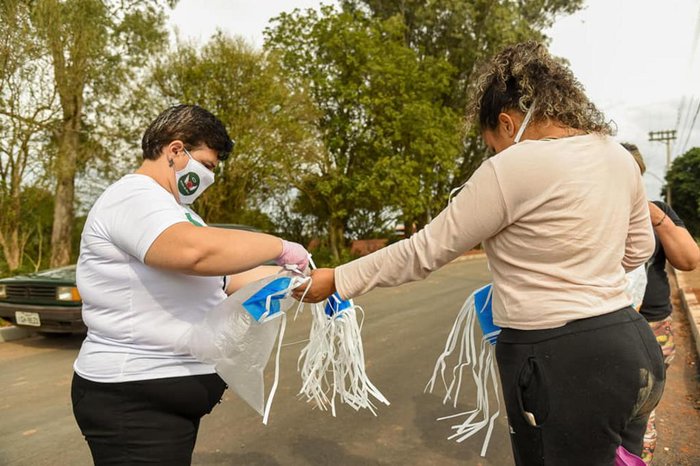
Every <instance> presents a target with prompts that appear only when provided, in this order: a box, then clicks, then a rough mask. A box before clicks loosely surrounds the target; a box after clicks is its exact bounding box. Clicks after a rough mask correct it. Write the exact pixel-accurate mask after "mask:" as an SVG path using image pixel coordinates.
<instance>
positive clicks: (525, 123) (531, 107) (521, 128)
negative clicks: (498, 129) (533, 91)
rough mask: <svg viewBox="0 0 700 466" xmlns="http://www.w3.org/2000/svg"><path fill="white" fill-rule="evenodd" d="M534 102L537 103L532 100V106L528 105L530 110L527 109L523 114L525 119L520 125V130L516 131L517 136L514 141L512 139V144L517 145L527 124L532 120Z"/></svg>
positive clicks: (535, 100)
mask: <svg viewBox="0 0 700 466" xmlns="http://www.w3.org/2000/svg"><path fill="white" fill-rule="evenodd" d="M536 102H537V99H532V104H531V105H530V108H529V109H527V113H526V114H525V118H524V119H523V124H522V125H520V129H518V134H516V135H515V139H513V143H514V144H517V143H519V142H520V138H521V137H523V133H524V132H525V128H526V127H527V124H528V123H529V122H530V118H532V112H533V111H534V109H535V103H536Z"/></svg>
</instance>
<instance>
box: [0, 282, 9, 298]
mask: <svg viewBox="0 0 700 466" xmlns="http://www.w3.org/2000/svg"><path fill="white" fill-rule="evenodd" d="M5 298H7V285H0V299H5Z"/></svg>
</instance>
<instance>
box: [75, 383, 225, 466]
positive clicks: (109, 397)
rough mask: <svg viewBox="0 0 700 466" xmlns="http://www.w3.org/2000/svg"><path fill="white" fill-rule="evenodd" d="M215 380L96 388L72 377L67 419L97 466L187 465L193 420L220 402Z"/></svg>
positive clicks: (194, 433) (219, 388)
mask: <svg viewBox="0 0 700 466" xmlns="http://www.w3.org/2000/svg"><path fill="white" fill-rule="evenodd" d="M225 388H226V384H225V383H224V381H223V380H221V378H220V377H219V376H218V375H217V374H207V375H195V376H187V377H171V378H165V379H154V380H139V381H134V382H120V383H98V382H92V381H90V380H86V379H83V378H82V377H80V376H79V375H77V374H74V375H73V385H72V387H71V398H72V401H73V414H74V415H75V420H76V421H77V422H78V426H79V427H80V430H81V432H82V433H83V435H84V436H85V439H86V440H87V442H88V445H89V446H90V452H91V453H92V459H93V461H94V463H95V464H96V465H98V466H100V465H135V464H146V463H148V464H151V465H153V464H160V465H173V466H179V465H189V464H190V463H191V462H192V451H193V450H194V444H195V441H196V440H197V431H198V429H199V420H200V419H201V418H202V416H204V415H205V414H208V413H209V412H211V410H212V409H213V408H214V406H215V405H216V404H217V403H218V402H219V400H220V399H221V395H222V394H223V392H224V390H225Z"/></svg>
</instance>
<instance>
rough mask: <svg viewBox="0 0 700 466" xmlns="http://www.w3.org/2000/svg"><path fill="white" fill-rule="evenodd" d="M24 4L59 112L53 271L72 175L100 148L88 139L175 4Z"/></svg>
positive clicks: (86, 0) (66, 226)
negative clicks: (44, 54)
mask: <svg viewBox="0 0 700 466" xmlns="http://www.w3.org/2000/svg"><path fill="white" fill-rule="evenodd" d="M27 2H28V4H29V5H31V9H32V23H33V26H34V28H35V29H36V32H37V36H38V38H39V39H40V40H41V44H42V46H43V47H44V48H45V50H47V52H48V54H49V56H50V59H51V67H52V72H53V78H54V85H55V89H56V93H57V95H58V99H59V103H60V109H61V117H60V119H59V120H58V121H57V122H56V124H55V128H54V134H53V136H54V144H55V157H54V160H53V165H52V167H51V174H52V175H53V178H54V181H55V207H54V221H53V231H52V234H51V265H52V266H58V265H64V264H67V263H68V262H69V261H70V259H71V237H72V229H73V221H74V216H75V214H74V198H75V177H76V174H77V173H78V171H79V168H80V167H81V166H85V165H86V164H88V163H89V161H90V160H92V158H93V157H94V153H95V151H94V149H95V147H99V146H100V142H102V143H104V142H105V141H104V140H102V141H98V140H97V139H96V138H95V136H96V135H99V136H101V139H102V138H104V137H105V136H106V135H107V134H108V133H109V129H108V128H109V126H108V125H109V124H111V121H110V120H112V119H115V120H118V119H119V113H121V109H118V108H115V107H114V106H113V104H116V103H117V102H119V96H120V95H121V94H122V93H123V92H124V91H125V89H127V86H128V84H129V83H130V82H131V81H132V80H133V79H134V77H135V76H136V75H137V73H138V71H139V70H140V69H142V67H143V64H144V62H145V61H146V59H147V58H148V57H149V56H151V55H153V54H155V53H156V52H157V51H158V50H159V49H160V48H161V47H163V46H164V45H165V43H166V37H167V35H166V32H165V14H164V9H165V7H166V6H174V4H175V1H174V0H152V1H149V0H131V1H127V0H113V1H108V0H34V1H29V0H27ZM115 110H116V111H118V112H119V113H116V112H115ZM100 129H103V130H104V131H102V132H101V134H100V131H99V130H100ZM103 147H104V146H103ZM103 152H104V153H110V152H111V151H110V150H108V149H105V150H104V151H103Z"/></svg>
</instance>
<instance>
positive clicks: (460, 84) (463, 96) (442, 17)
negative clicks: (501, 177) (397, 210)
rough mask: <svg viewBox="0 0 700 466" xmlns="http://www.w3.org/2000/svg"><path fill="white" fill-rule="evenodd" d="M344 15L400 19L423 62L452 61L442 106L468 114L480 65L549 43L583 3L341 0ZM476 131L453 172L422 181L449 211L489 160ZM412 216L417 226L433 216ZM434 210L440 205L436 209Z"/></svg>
mask: <svg viewBox="0 0 700 466" xmlns="http://www.w3.org/2000/svg"><path fill="white" fill-rule="evenodd" d="M340 3H341V5H343V8H344V9H345V10H351V11H352V10H362V11H367V12H368V13H369V14H370V15H372V16H373V17H376V18H380V19H383V20H386V19H388V18H398V19H399V20H400V21H401V22H402V23H403V24H404V25H405V34H404V41H405V43H406V45H407V46H408V47H410V48H411V49H412V50H414V51H415V52H416V53H417V54H418V56H419V57H421V59H425V58H433V59H436V58H438V59H443V60H445V61H447V62H448V63H449V64H450V65H452V67H453V68H454V69H455V70H456V72H455V73H453V74H452V75H451V76H450V82H449V83H448V84H447V85H446V86H445V92H444V93H443V94H442V95H441V97H440V98H441V101H442V102H443V104H444V105H445V106H446V107H448V108H450V109H451V110H452V111H454V112H456V113H457V114H463V113H464V109H465V106H466V104H467V98H468V96H469V92H470V85H471V84H472V82H473V79H474V76H475V72H476V71H477V65H478V63H479V62H480V61H481V60H483V59H484V58H487V57H490V56H492V55H493V54H494V53H496V52H497V51H499V50H500V49H502V48H503V47H504V46H506V45H509V44H513V43H516V42H520V41H524V40H529V39H535V40H541V41H545V40H546V36H545V35H544V33H543V31H544V30H545V29H546V28H547V27H549V26H551V25H552V24H553V22H554V19H555V18H556V17H557V16H558V15H561V14H571V13H573V12H575V11H577V10H578V9H580V8H581V7H582V5H583V0H518V1H514V0H469V1H465V0H401V1H394V0H341V2H340ZM478 136H479V135H478V132H477V131H476V130H475V129H474V128H473V129H472V131H470V132H469V133H467V134H465V135H464V143H463V145H462V146H461V148H460V153H459V154H457V155H456V157H455V163H454V168H453V169H452V170H450V169H449V168H447V167H445V169H444V170H441V172H442V173H440V174H439V176H434V174H433V173H430V172H429V171H427V172H423V176H422V177H421V176H420V175H419V178H417V182H419V183H420V184H421V185H424V186H430V188H429V189H427V191H429V192H431V193H432V194H433V195H434V196H435V198H436V199H438V200H439V202H437V204H438V205H440V206H444V202H445V201H446V199H447V195H448V193H449V191H450V190H451V189H452V188H454V187H456V186H458V185H460V184H461V183H462V182H463V181H465V180H466V179H468V178H469V177H470V176H471V174H472V173H473V172H474V171H475V170H476V168H477V167H478V166H479V165H480V164H481V162H483V160H484V159H485V157H486V151H485V148H484V146H483V143H482V142H481V140H480V138H479V137H478ZM429 208H430V207H428V205H427V204H426V206H425V208H424V211H423V212H421V213H417V214H410V213H407V214H408V215H407V217H409V219H407V222H410V217H414V218H413V221H414V223H417V224H418V226H420V225H422V224H423V223H424V221H427V220H430V218H431V217H432V213H431V212H430V211H429ZM432 208H435V205H433V206H432Z"/></svg>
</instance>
